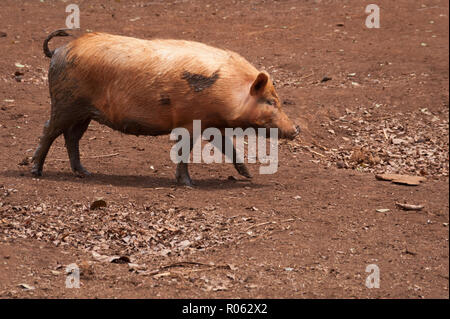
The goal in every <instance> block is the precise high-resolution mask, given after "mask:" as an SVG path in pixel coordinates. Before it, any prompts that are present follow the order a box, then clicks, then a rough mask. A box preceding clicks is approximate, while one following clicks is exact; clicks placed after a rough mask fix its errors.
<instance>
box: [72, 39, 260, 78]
mask: <svg viewBox="0 0 450 319" xmlns="http://www.w3.org/2000/svg"><path fill="white" fill-rule="evenodd" d="M68 57H69V60H70V59H71V58H74V59H75V60H79V62H80V63H79V67H82V68H85V69H86V70H93V69H96V66H97V67H103V68H111V71H113V73H114V71H118V70H122V71H123V70H128V72H132V71H133V70H138V71H139V72H152V74H167V73H175V72H176V73H179V72H180V71H189V72H191V73H198V74H203V73H206V74H207V73H213V72H215V71H217V70H218V69H221V68H224V66H225V69H227V70H224V71H225V72H231V73H232V71H233V70H232V67H233V65H232V64H233V63H231V64H230V60H232V61H234V63H238V64H239V69H240V72H247V73H251V74H254V73H255V72H256V69H254V67H253V66H252V65H251V64H249V63H248V62H247V61H246V60H245V59H243V58H242V57H240V56H239V55H238V54H236V53H234V52H231V51H225V50H222V49H218V48H215V47H211V46H208V45H206V44H203V43H199V42H194V41H185V40H163V39H154V40H142V39H136V38H131V37H125V36H117V35H110V34H105V33H89V34H86V35H84V36H82V37H80V38H78V39H76V40H74V41H72V42H71V43H70V44H69V52H68Z"/></svg>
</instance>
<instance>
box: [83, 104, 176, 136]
mask: <svg viewBox="0 0 450 319" xmlns="http://www.w3.org/2000/svg"><path fill="white" fill-rule="evenodd" d="M91 115H92V119H93V120H94V121H97V122H98V123H100V124H103V125H106V126H108V127H110V128H112V129H113V130H115V131H119V132H122V133H125V134H131V135H136V136H139V135H147V136H158V135H166V134H170V132H171V129H170V128H169V127H168V126H167V125H163V124H162V123H152V122H149V121H144V120H142V119H140V118H136V117H131V116H130V117H126V116H125V117H123V118H122V119H120V120H117V119H115V120H114V119H110V118H108V116H106V115H105V114H104V113H103V112H102V111H100V110H98V109H97V108H95V107H93V109H92V110H91Z"/></svg>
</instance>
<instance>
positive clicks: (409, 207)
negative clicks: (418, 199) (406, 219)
mask: <svg viewBox="0 0 450 319" xmlns="http://www.w3.org/2000/svg"><path fill="white" fill-rule="evenodd" d="M395 205H397V206H398V207H400V208H401V209H403V210H422V209H423V205H411V204H402V203H395Z"/></svg>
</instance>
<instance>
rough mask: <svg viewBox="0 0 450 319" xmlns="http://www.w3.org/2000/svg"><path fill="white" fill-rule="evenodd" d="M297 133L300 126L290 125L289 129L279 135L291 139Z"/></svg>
mask: <svg viewBox="0 0 450 319" xmlns="http://www.w3.org/2000/svg"><path fill="white" fill-rule="evenodd" d="M299 134H300V126H299V125H292V128H291V129H290V130H289V131H287V132H284V133H283V134H281V135H282V136H281V137H282V138H287V139H290V140H293V139H294V138H295V137H296V136H297V135H299Z"/></svg>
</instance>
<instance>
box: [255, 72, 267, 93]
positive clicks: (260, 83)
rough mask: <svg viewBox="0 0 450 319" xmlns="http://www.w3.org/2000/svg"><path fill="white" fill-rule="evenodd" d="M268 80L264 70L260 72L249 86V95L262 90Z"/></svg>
mask: <svg viewBox="0 0 450 319" xmlns="http://www.w3.org/2000/svg"><path fill="white" fill-rule="evenodd" d="M268 81H269V75H268V74H267V73H266V72H260V73H259V74H258V76H257V77H256V80H255V82H253V84H252V87H251V88H250V95H252V96H255V95H259V94H261V93H262V92H264V88H265V87H266V85H267V82H268Z"/></svg>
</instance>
